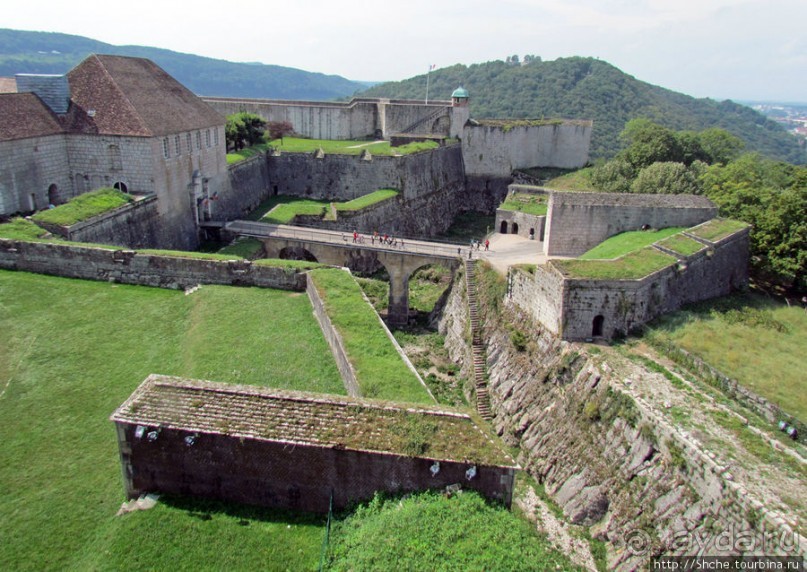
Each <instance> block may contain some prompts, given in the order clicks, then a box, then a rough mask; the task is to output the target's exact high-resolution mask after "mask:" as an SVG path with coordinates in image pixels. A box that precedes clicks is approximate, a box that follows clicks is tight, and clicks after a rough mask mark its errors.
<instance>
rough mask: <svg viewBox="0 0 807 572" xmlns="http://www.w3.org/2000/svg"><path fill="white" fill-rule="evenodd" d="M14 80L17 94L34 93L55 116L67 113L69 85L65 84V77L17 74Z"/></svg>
mask: <svg viewBox="0 0 807 572" xmlns="http://www.w3.org/2000/svg"><path fill="white" fill-rule="evenodd" d="M15 78H16V80H17V92H18V93H25V92H31V93H34V94H36V95H37V96H38V97H39V99H41V100H42V101H43V102H45V105H47V106H48V107H50V109H51V111H53V113H55V114H57V115H64V114H65V113H67V108H68V107H69V106H70V84H69V83H67V76H66V75H39V74H29V73H18V74H17V75H16V76H15Z"/></svg>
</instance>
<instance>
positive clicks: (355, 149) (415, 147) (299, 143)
mask: <svg viewBox="0 0 807 572" xmlns="http://www.w3.org/2000/svg"><path fill="white" fill-rule="evenodd" d="M271 146H273V147H275V148H277V149H280V151H281V152H284V153H313V152H315V151H318V150H319V149H322V150H323V152H325V154H327V155H361V154H362V153H363V152H364V151H365V149H366V150H367V151H369V152H370V154H372V155H385V156H390V155H408V154H411V153H418V152H420V151H427V150H430V149H437V147H439V145H438V144H437V143H436V142H435V141H423V142H416V143H409V144H407V145H401V146H400V147H392V146H391V145H390V142H389V141H334V140H329V139H302V138H297V137H284V138H283V141H279V140H277V139H275V140H274V141H272V142H271Z"/></svg>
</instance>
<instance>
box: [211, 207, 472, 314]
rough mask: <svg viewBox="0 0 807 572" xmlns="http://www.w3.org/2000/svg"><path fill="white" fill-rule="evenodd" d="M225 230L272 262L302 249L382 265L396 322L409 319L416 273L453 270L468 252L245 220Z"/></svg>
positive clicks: (329, 258)
mask: <svg viewBox="0 0 807 572" xmlns="http://www.w3.org/2000/svg"><path fill="white" fill-rule="evenodd" d="M225 229H226V230H227V231H228V232H230V233H232V234H235V235H241V236H251V237H255V238H257V239H259V240H261V241H262V242H263V244H264V248H265V249H266V254H267V256H268V257H269V258H283V257H284V255H287V254H288V253H290V252H295V251H297V252H299V251H300V250H302V251H305V252H307V253H309V254H310V255H311V256H312V257H313V258H315V259H316V260H317V262H321V263H322V264H328V265H332V266H356V263H357V262H359V263H360V262H362V259H365V261H366V260H367V259H369V260H371V261H378V263H380V264H382V265H383V266H384V268H386V270H387V273H388V274H389V278H390V289H389V310H388V314H387V319H388V320H389V322H390V323H391V324H406V322H407V321H408V319H409V277H410V276H411V275H412V273H413V272H414V271H415V270H417V269H418V268H420V267H422V266H426V265H428V264H435V263H438V262H439V263H440V264H443V265H444V266H448V267H449V268H451V269H452V270H453V269H455V268H457V266H458V265H459V263H460V259H461V257H460V253H461V252H464V253H467V252H468V248H467V247H465V248H464V249H463V248H462V247H460V246H459V245H451V244H440V243H435V242H427V241H422V240H411V241H410V240H406V241H404V242H401V241H398V243H397V245H396V246H391V245H388V244H381V242H380V241H379V240H375V241H374V242H372V241H371V239H370V236H367V235H363V241H362V242H353V234H352V233H347V232H344V233H343V232H338V231H329V230H322V229H316V228H303V227H297V226H289V225H277V224H268V223H262V222H252V221H243V220H237V221H233V222H230V223H227V225H226V226H225Z"/></svg>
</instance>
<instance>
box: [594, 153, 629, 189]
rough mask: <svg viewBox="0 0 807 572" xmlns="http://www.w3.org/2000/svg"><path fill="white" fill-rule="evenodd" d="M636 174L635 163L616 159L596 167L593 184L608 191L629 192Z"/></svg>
mask: <svg viewBox="0 0 807 572" xmlns="http://www.w3.org/2000/svg"><path fill="white" fill-rule="evenodd" d="M635 176H636V172H635V170H634V169H633V165H631V164H630V163H628V162H627V161H624V160H622V159H614V160H612V161H608V162H607V163H605V164H603V165H600V166H599V167H596V168H595V169H594V171H593V172H592V173H591V184H592V185H594V188H595V189H599V190H600V191H604V192H606V193H627V192H629V191H630V186H631V182H632V181H633V178H634V177H635Z"/></svg>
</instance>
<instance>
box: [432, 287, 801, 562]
mask: <svg viewBox="0 0 807 572" xmlns="http://www.w3.org/2000/svg"><path fill="white" fill-rule="evenodd" d="M518 274H522V276H521V277H519V278H516V276H515V275H518ZM513 278H514V279H523V280H525V281H527V280H530V278H529V277H528V276H527V275H526V274H525V273H523V272H520V271H519V272H515V273H514V274H513ZM561 283H562V279H560V278H558V279H556V280H554V282H551V283H550V281H546V282H545V283H544V284H545V286H546V287H547V288H552V287H554V288H556V289H557V288H558V287H559V286H560V285H561ZM464 292H465V287H464V284H463V283H462V281H458V283H457V284H455V286H454V287H453V289H452V292H451V294H450V295H449V297H448V301H447V304H446V308H447V310H446V311H445V312H444V313H443V317H442V318H441V323H440V331H441V332H442V333H445V335H446V342H445V345H446V348H447V350H448V351H449V354H450V355H451V356H452V359H454V360H455V361H457V362H460V363H461V364H462V366H463V368H464V370H469V369H470V368H472V367H473V361H472V358H471V352H470V351H469V344H468V341H467V331H468V327H469V325H468V313H467V311H466V310H465V307H466V304H465V301H464V300H463V298H464ZM490 294H491V293H490V292H489V293H488V294H487V296H489V295H490ZM530 295H532V294H530ZM480 300H481V301H482V302H483V304H494V302H493V301H491V300H487V301H486V294H485V293H482V294H481V296H480ZM508 306H509V307H506V308H505V310H504V315H502V314H501V312H499V311H496V310H493V311H491V309H490V306H488V307H487V308H486V307H485V306H484V305H483V307H482V308H481V309H480V317H481V321H482V327H483V333H482V336H483V339H484V342H485V344H486V349H487V352H486V353H487V356H488V359H487V361H486V364H485V366H486V370H487V372H488V374H489V382H488V387H489V391H490V398H491V402H492V405H493V407H492V411H494V412H495V418H494V420H493V425H494V427H495V428H496V430H497V432H498V433H499V434H501V435H502V436H503V437H504V438H505V439H506V440H507V441H508V442H509V443H511V444H514V445H515V444H517V445H518V446H519V448H520V450H521V454H520V457H519V461H520V463H521V464H522V465H523V466H524V468H525V470H526V471H527V472H528V473H529V474H530V475H531V476H532V477H534V478H535V479H536V480H538V481H539V482H541V483H542V484H543V485H544V487H545V490H546V492H547V493H548V494H549V496H550V497H551V498H552V499H553V500H554V501H555V502H556V503H557V505H558V506H559V507H560V508H561V509H562V510H563V512H564V514H565V515H566V517H567V518H568V519H569V520H570V521H571V522H572V523H575V524H579V525H583V526H591V528H590V532H591V535H592V536H593V537H594V538H596V539H599V540H603V541H605V542H606V544H607V549H608V569H609V570H618V571H620V572H630V571H633V570H645V569H647V567H648V566H649V560H650V558H651V557H652V556H656V555H660V554H667V555H673V554H679V555H692V554H695V553H702V554H710V555H723V554H725V555H733V556H737V555H740V554H762V553H765V554H774V553H776V554H792V555H801V556H802V557H803V555H804V553H805V539H804V538H803V537H800V536H799V535H798V533H797V532H795V531H796V524H795V521H796V519H795V518H793V515H791V514H787V513H786V512H784V511H783V509H782V508H779V507H783V506H784V505H782V504H780V503H778V502H773V503H770V504H768V501H769V500H770V499H769V498H767V497H766V496H764V495H760V494H759V492H758V491H756V494H750V493H749V490H748V489H749V488H751V483H749V482H747V481H745V482H741V481H738V480H737V478H736V477H734V476H733V475H732V473H733V469H732V465H733V464H734V462H735V461H734V460H733V457H732V456H731V455H730V454H729V455H726V454H725V452H724V451H721V450H717V449H712V450H709V448H707V447H711V445H709V444H708V441H704V440H703V439H699V437H698V436H697V434H698V432H697V431H694V432H693V431H689V430H686V429H684V428H681V427H679V426H678V425H677V424H676V423H675V422H674V421H673V417H672V416H671V415H669V414H666V415H665V414H663V413H661V412H660V411H659V409H658V404H657V403H651V401H663V399H664V398H659V399H656V400H652V399H650V398H648V396H647V393H648V386H647V385H646V384H645V385H642V386H641V388H636V387H635V386H636V385H638V381H637V379H638V378H639V377H640V376H651V377H652V376H656V375H658V374H651V373H649V372H647V371H644V370H641V368H635V369H632V370H631V369H628V370H626V369H625V366H624V364H623V363H621V362H619V361H618V360H613V359H612V358H611V357H608V358H604V357H603V355H602V352H600V351H596V353H595V351H591V352H590V353H589V351H588V349H587V346H582V345H578V344H569V343H567V342H564V341H562V340H561V339H559V338H558V337H556V336H555V335H554V334H552V333H551V332H549V331H547V329H545V328H544V327H542V326H544V325H545V323H546V319H543V320H542V321H541V322H537V321H534V320H533V319H532V316H531V315H530V314H531V312H529V311H527V312H522V311H521V309H520V308H518V307H515V306H513V305H509V304H508ZM550 311H551V309H550ZM514 330H515V331H520V332H522V334H523V335H524V339H525V340H526V343H525V344H523V345H520V346H519V347H517V346H516V345H515V344H514V343H513V342H512V333H513V331H514ZM627 376H630V378H632V379H628V378H627ZM658 377H659V378H661V379H662V380H663V381H659V382H658V383H660V384H661V385H662V387H663V386H664V384H666V383H669V382H667V381H666V380H664V378H663V377H662V376H661V375H658ZM651 383H652V382H651ZM687 391H689V390H688V389H687ZM703 405H704V407H705V404H703ZM666 407H669V406H666ZM715 453H717V455H716V454H715ZM756 477H757V473H756V472H753V473H752V478H756ZM791 482H792V480H791ZM774 507H776V508H774ZM727 531H728V532H727ZM729 535H731V536H729ZM727 536H729V541H728V542H726V537H727ZM738 537H741V538H742V540H739V541H735V539H736V538H738ZM765 539H768V542H767V543H766V541H765ZM637 540H638V543H637V544H634V542H635V541H637Z"/></svg>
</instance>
